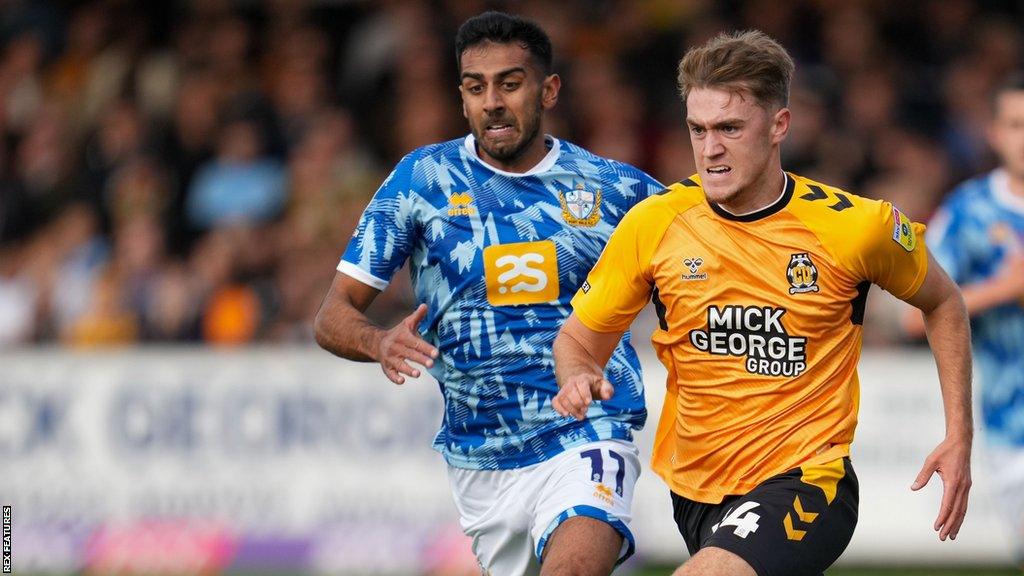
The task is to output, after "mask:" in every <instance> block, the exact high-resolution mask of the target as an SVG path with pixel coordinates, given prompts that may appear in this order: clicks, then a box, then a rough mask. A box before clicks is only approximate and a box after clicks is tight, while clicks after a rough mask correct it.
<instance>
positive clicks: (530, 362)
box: [338, 135, 663, 470]
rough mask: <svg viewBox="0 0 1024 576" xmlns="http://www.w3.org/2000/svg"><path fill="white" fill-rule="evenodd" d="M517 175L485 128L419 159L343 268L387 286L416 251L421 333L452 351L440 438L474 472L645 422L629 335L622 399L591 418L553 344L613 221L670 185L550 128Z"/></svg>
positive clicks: (442, 372)
mask: <svg viewBox="0 0 1024 576" xmlns="http://www.w3.org/2000/svg"><path fill="white" fill-rule="evenodd" d="M546 143H547V145H548V149H549V151H548V154H547V155H546V156H545V158H544V159H543V160H542V161H541V162H540V163H539V164H538V165H537V166H535V167H534V168H533V169H531V170H529V171H527V172H525V173H523V174H513V173H509V172H504V171H501V170H498V169H496V168H494V167H492V166H490V165H488V164H485V163H484V162H483V161H482V160H481V159H480V158H479V157H478V156H477V153H476V145H475V141H474V139H473V137H472V135H470V136H467V137H466V138H464V139H458V140H452V141H449V142H444V143H441V144H434V145H430V146H425V147H423V148H419V149H417V150H415V151H413V152H412V153H411V154H409V155H408V156H406V157H405V158H404V159H403V160H402V161H401V162H400V163H399V164H398V166H397V167H396V168H395V170H394V171H393V172H392V173H391V175H390V176H389V177H388V178H387V180H385V181H384V184H383V185H381V187H380V189H379V190H378V191H377V193H376V195H375V196H374V197H373V200H371V201H370V204H369V206H367V208H366V210H365V212H364V213H363V215H362V218H361V219H360V221H359V226H358V227H357V228H356V231H355V234H354V236H353V239H352V241H351V242H350V243H349V246H348V249H347V250H346V251H345V254H344V256H342V260H341V263H340V264H339V265H338V270H339V271H341V272H343V273H345V274H347V275H349V276H351V277H353V278H355V279H357V280H359V281H361V282H363V283H365V284H368V285H370V286H372V287H374V288H377V289H380V290H383V289H384V288H385V287H386V286H387V285H388V282H389V281H390V279H391V277H392V275H393V274H394V273H395V271H397V270H398V269H399V268H400V267H401V266H402V264H403V263H404V262H405V261H406V260H407V259H408V260H409V264H410V273H411V275H412V283H413V288H414V290H415V293H416V298H417V300H419V301H420V302H425V303H426V304H427V306H428V311H427V317H426V319H425V320H424V321H423V323H422V324H421V325H420V331H421V333H422V335H423V337H424V339H426V340H427V341H428V342H430V343H431V344H433V345H434V346H436V347H437V348H438V350H439V351H440V357H439V360H438V361H437V362H435V363H434V366H433V367H432V368H431V369H430V373H431V374H432V375H433V376H434V377H435V378H436V379H437V380H438V383H439V385H440V389H441V393H442V394H443V396H444V405H445V409H444V418H443V421H442V423H441V430H440V432H438V434H437V437H436V438H435V440H434V447H435V449H437V450H438V451H440V452H441V453H442V454H443V455H444V456H445V459H446V460H447V461H448V463H449V464H451V465H453V466H457V467H460V468H474V469H488V470H494V469H508V468H520V467H524V466H529V465H531V464H534V463H537V462H540V461H542V460H546V459H548V458H550V457H551V456H554V455H556V454H559V453H561V452H562V451H563V450H565V449H566V448H569V447H571V446H574V445H578V444H582V443H586V442H591V441H595V440H605V439H612V438H620V439H629V438H631V437H632V430H634V429H639V428H641V427H642V426H643V424H644V421H645V420H646V417H647V411H646V409H645V407H644V396H643V383H642V381H641V375H640V362H639V360H638V359H637V356H636V352H635V351H634V350H633V348H632V346H631V345H630V336H629V334H628V333H627V334H626V335H625V336H624V337H623V339H622V341H621V342H620V343H619V345H618V347H617V348H616V349H615V352H614V354H613V355H612V358H611V360H610V362H609V363H608V367H607V370H606V376H607V378H608V379H609V381H611V382H612V384H614V385H615V396H614V397H613V398H612V399H611V400H608V401H605V402H595V403H593V404H592V405H591V406H590V409H589V411H588V413H587V416H588V417H587V419H586V420H584V421H582V422H577V421H576V420H575V419H573V418H570V417H562V416H559V415H558V414H557V413H556V412H555V411H554V410H553V409H552V408H551V400H552V398H553V397H554V395H555V394H556V393H557V391H558V388H557V385H556V384H555V374H554V361H553V356H552V351H551V345H552V343H553V342H554V339H555V336H556V335H557V332H558V329H559V328H560V327H561V325H562V322H563V321H564V320H565V319H566V318H567V317H568V316H569V313H570V312H571V308H570V305H569V301H570V300H571V299H572V296H573V295H574V294H575V293H576V290H577V289H578V288H579V287H580V285H581V284H583V281H584V280H585V279H586V276H587V273H588V272H589V271H590V269H591V268H592V267H593V265H594V263H595V262H597V258H598V256H599V255H600V254H601V250H602V249H603V248H604V245H605V243H606V242H607V240H608V237H609V236H610V235H611V232H612V229H613V228H614V227H615V225H616V224H617V223H618V222H619V220H620V219H621V218H622V216H623V215H624V214H625V213H626V211H627V210H629V209H630V208H631V207H632V206H633V205H634V204H636V203H637V202H639V201H641V200H643V199H644V198H646V197H648V196H649V195H651V194H654V193H657V192H659V191H660V190H662V188H663V187H662V186H661V184H659V183H658V182H656V181H655V180H653V179H652V178H651V177H650V176H648V175H647V174H644V173H643V172H641V171H640V170H637V169H636V168H634V167H632V166H629V165H626V164H623V163H620V162H615V161H613V160H608V159H605V158H601V157H599V156H595V155H594V154H592V153H590V152H588V151H586V150H584V149H582V148H580V147H578V146H576V145H573V144H570V143H568V142H564V141H559V140H557V139H555V138H552V137H550V136H548V137H547V138H546Z"/></svg>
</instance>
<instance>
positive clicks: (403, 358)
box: [377, 304, 437, 384]
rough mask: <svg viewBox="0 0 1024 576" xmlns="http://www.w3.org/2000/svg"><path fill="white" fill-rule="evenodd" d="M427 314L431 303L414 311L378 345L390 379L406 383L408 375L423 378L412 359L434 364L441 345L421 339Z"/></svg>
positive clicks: (384, 367)
mask: <svg viewBox="0 0 1024 576" xmlns="http://www.w3.org/2000/svg"><path fill="white" fill-rule="evenodd" d="M426 315H427V305H426V304H420V305H419V307H417V308H416V310H415V311H414V312H413V313H412V314H410V315H408V316H406V317H405V318H404V319H403V320H402V321H401V322H399V323H398V324H397V325H396V326H395V327H394V328H392V329H390V330H388V331H386V332H384V337H383V338H381V339H380V342H379V343H378V344H377V361H378V362H380V367H381V370H383V371H384V375H385V376H387V377H388V380H391V381H392V382H394V383H395V384H404V383H405V376H412V377H413V378H419V377H420V371H419V369H417V368H415V367H414V366H412V365H411V364H409V362H415V363H417V364H419V365H420V366H423V367H425V368H430V367H431V366H433V365H434V358H437V348H434V347H433V346H431V345H430V344H429V343H427V341H426V340H424V339H423V338H420V335H419V332H417V330H416V328H417V327H418V326H419V324H420V322H422V321H423V318H425V317H426ZM403 374H404V375H405V376H403Z"/></svg>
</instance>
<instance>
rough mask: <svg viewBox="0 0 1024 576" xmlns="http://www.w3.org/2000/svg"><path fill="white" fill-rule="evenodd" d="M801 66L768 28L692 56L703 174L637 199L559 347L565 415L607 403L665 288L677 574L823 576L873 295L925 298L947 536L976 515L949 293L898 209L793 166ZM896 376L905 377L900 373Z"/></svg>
mask: <svg viewBox="0 0 1024 576" xmlns="http://www.w3.org/2000/svg"><path fill="white" fill-rule="evenodd" d="M792 73H793V61H792V59H791V58H790V57H789V55H788V54H787V53H786V51H785V49H783V48H782V46H780V45H779V44H778V43H777V42H775V41H774V40H772V39H771V38H769V37H768V36H766V35H764V34H762V33H760V32H756V31H751V32H745V33H738V34H734V35H720V36H718V37H716V38H714V39H712V40H710V41H709V42H708V43H706V44H705V45H703V46H700V47H697V48H693V49H691V50H690V51H688V52H687V54H686V56H685V57H684V58H683V60H682V62H681V63H680V65H679V86H680V90H681V93H682V97H683V100H684V102H685V105H686V123H687V126H688V127H689V130H690V138H691V141H692V143H693V150H694V158H695V161H696V166H697V168H698V173H697V174H695V175H693V176H691V177H690V178H687V179H686V180H683V181H682V182H679V183H677V184H674V185H672V186H670V187H669V188H668V189H667V190H666V191H665V192H664V193H663V194H661V195H659V196H654V197H651V198H649V199H647V200H645V201H643V202H641V203H640V204H638V205H637V206H636V207H634V208H633V209H632V210H631V211H630V212H629V213H628V214H627V215H626V217H625V218H624V219H623V220H622V222H621V223H620V224H619V226H618V228H617V229H616V230H615V232H614V233H613V234H612V237H611V240H610V241H609V243H608V245H607V247H606V248H605V250H604V253H603V254H602V256H601V258H600V260H599V261H598V263H597V265H596V266H595V267H594V269H593V270H592V271H591V273H590V275H589V277H588V279H587V282H585V283H584V284H583V286H582V288H581V289H580V291H579V292H577V294H576V296H575V298H574V299H573V301H572V304H573V309H574V311H573V314H572V315H571V316H570V317H569V318H568V319H567V320H566V322H565V324H564V325H563V327H562V330H561V332H560V333H559V336H558V338H557V340H556V342H555V347H554V350H555V364H556V374H557V378H558V384H559V387H560V391H559V393H558V395H557V396H556V397H555V400H554V401H553V405H554V407H555V409H556V410H557V411H559V412H560V413H562V414H566V415H572V416H575V417H577V418H580V417H582V416H583V415H584V414H585V411H586V407H587V406H589V405H590V403H591V402H594V401H598V402H600V401H602V399H605V398H610V397H611V394H612V392H613V389H612V386H611V384H610V383H609V382H607V380H606V379H605V378H604V374H603V367H604V365H605V363H606V361H607V360H608V357H609V355H610V354H611V352H612V350H613V348H614V347H615V344H616V343H617V342H618V340H619V338H620V336H621V335H622V333H623V332H624V331H625V330H626V329H627V328H628V327H629V325H630V323H631V322H632V321H633V319H634V318H635V317H636V315H637V314H638V313H639V311H640V310H641V309H642V308H643V307H644V306H645V305H646V303H647V301H648V300H649V299H653V301H654V305H655V309H656V311H657V313H658V318H659V329H658V330H656V331H655V332H654V334H653V336H652V340H653V343H654V347H655V349H656V351H657V353H658V357H659V358H660V360H661V361H662V363H663V364H664V365H665V367H666V368H667V369H668V382H667V392H666V396H665V406H664V409H663V411H662V414H661V421H660V423H659V425H658V430H657V434H656V439H655V446H654V455H653V458H652V466H653V468H654V471H655V472H656V473H657V474H659V475H660V476H661V477H662V478H664V480H665V481H666V483H668V485H669V487H670V488H671V491H672V501H673V511H674V517H675V520H676V523H677V524H678V526H679V530H680V533H681V534H682V535H683V538H684V540H685V541H686V545H687V547H688V549H689V550H690V553H691V554H692V555H693V556H692V558H691V559H690V560H689V561H688V562H687V563H686V564H684V565H683V566H682V567H680V569H679V570H678V571H677V575H692V574H701V575H703V576H716V575H723V576H724V575H729V576H735V575H752V574H757V575H759V576H766V575H786V576H794V575H802V574H808V575H817V574H822V573H823V572H824V570H825V569H826V568H827V567H828V566H830V565H831V564H832V563H833V562H834V561H835V560H836V558H838V557H839V555H840V554H841V553H842V552H843V550H844V549H845V548H846V546H847V544H848V543H849V541H850V538H851V536H852V535H853V530H854V527H855V526H856V522H857V503H858V486H857V479H856V476H855V474H854V471H853V467H852V465H851V463H850V460H849V452H850V443H851V441H852V440H853V434H854V429H855V427H856V424H857V409H858V381H857V362H858V359H859V356H860V345H861V330H862V320H863V316H864V304H865V301H866V297H867V293H868V288H869V287H870V285H871V284H877V285H879V286H881V287H882V288H884V289H885V290H888V291H889V292H891V293H893V294H894V295H896V296H897V297H899V298H901V299H903V300H905V301H907V302H909V303H910V304H912V305H914V306H915V307H917V308H919V309H921V310H922V312H923V313H924V317H925V322H926V325H927V328H928V337H929V342H930V344H931V348H932V351H933V353H934V355H935V360H936V363H937V365H938V372H939V381H940V384H941V391H942V399H943V405H944V408H945V419H946V437H945V439H943V440H942V442H941V443H939V445H938V447H937V448H936V449H935V450H934V451H933V452H932V453H931V454H930V455H929V456H928V457H927V459H926V460H925V463H924V466H923V467H922V468H921V472H920V473H919V474H918V476H917V478H916V479H915V480H914V483H913V485H912V486H911V488H912V489H915V490H916V489H919V488H921V487H922V486H924V485H925V483H926V482H928V480H929V478H931V476H932V474H934V473H938V474H939V476H940V477H941V478H942V481H943V497H942V505H941V510H940V511H939V514H938V517H937V518H936V521H935V525H934V528H935V530H937V531H938V532H939V538H940V539H942V540H945V539H946V537H947V536H948V537H951V538H955V537H956V535H957V532H958V531H959V529H960V525H961V523H962V522H963V519H964V514H965V513H966V511H967V499H968V492H969V490H970V486H971V472H970V455H971V442H972V417H971V399H970V396H971V392H970V376H971V357H970V344H969V337H970V334H969V333H970V328H969V325H968V322H967V314H966V310H965V308H964V304H963V299H962V298H961V296H960V292H959V291H958V289H957V287H956V285H955V284H954V283H953V282H952V281H951V280H950V279H949V277H948V276H946V274H945V273H944V272H943V271H942V268H941V267H939V266H937V265H936V264H935V263H934V261H933V260H932V259H931V257H930V256H929V254H928V250H927V248H926V247H925V245H924V242H923V240H922V238H921V237H922V234H923V231H924V227H923V226H922V225H920V224H917V223H913V222H911V221H910V220H909V219H908V218H907V217H906V216H904V215H903V214H902V213H901V212H900V211H899V210H898V209H896V208H895V207H893V206H892V205H891V204H889V203H888V202H883V201H877V200H869V199H866V198H861V197H859V196H855V195H853V194H850V193H847V192H844V191H842V190H839V189H837V188H833V187H831V186H828V185H825V184H820V183H817V182H814V181H812V180H810V179H807V178H804V177H802V176H798V175H796V174H791V173H787V172H784V171H783V170H782V166H781V160H780V155H779V147H780V145H781V143H782V141H783V140H784V139H785V137H786V133H787V131H788V129H789V122H790V111H789V109H788V108H787V107H786V105H787V101H788V97H789V84H790V79H791V77H792ZM894 384H898V383H894Z"/></svg>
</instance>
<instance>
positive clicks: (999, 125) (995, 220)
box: [906, 72, 1024, 568]
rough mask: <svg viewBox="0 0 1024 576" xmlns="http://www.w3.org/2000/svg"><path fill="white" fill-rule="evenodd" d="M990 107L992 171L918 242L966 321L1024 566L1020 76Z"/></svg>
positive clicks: (992, 454) (954, 199)
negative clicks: (950, 287)
mask: <svg viewBox="0 0 1024 576" xmlns="http://www.w3.org/2000/svg"><path fill="white" fill-rule="evenodd" d="M992 105H993V114H992V123H991V125H990V126H989V130H988V135H989V142H990V144H991V146H992V148H993V150H994V151H995V152H996V155H997V156H998V157H999V160H1000V166H999V167H998V168H996V169H995V170H993V171H991V172H989V173H987V174H982V175H980V176H978V177H976V178H973V179H971V180H968V181H967V182H964V183H963V184H961V185H960V186H958V187H957V188H956V189H955V190H954V191H953V192H952V194H950V195H949V197H948V198H947V200H946V201H945V202H944V203H943V205H942V206H941V208H940V209H939V211H938V212H937V213H936V215H935V217H934V218H933V219H932V221H931V223H930V225H929V229H928V235H927V236H926V239H927V242H928V245H929V246H930V247H931V249H932V253H933V254H934V255H935V259H936V260H938V262H939V264H940V265H942V267H943V268H944V269H945V270H946V272H947V273H949V275H950V277H951V278H953V280H955V281H956V282H957V283H958V284H960V285H961V288H962V290H963V295H964V303H965V304H966V305H967V311H968V313H969V314H970V316H971V325H972V330H971V334H972V343H973V347H974V357H975V359H976V360H977V366H978V371H979V379H980V381H981V382H980V385H981V386H980V388H981V394H980V398H981V421H982V433H983V437H984V438H985V444H984V446H985V451H984V454H985V455H986V458H985V460H986V461H987V464H988V467H989V469H990V470H991V474H990V478H992V482H993V485H994V486H995V496H996V498H997V501H996V503H995V504H996V508H997V509H998V510H1000V512H1001V513H1002V514H1004V515H1005V516H1006V517H1007V518H1008V520H1009V521H1010V526H1011V528H1012V530H1011V532H1010V537H1009V538H1008V540H1010V541H1011V542H1013V543H1014V545H1015V546H1016V550H1015V553H1016V555H1017V558H1016V559H1017V562H1018V563H1019V565H1020V566H1021V567H1022V568H1024V72H1018V73H1017V74H1016V75H1013V76H1011V77H1010V78H1008V79H1007V80H1006V81H1005V82H1003V83H1002V84H1001V85H1000V86H999V87H997V89H996V90H995V92H994V95H993V100H992ZM906 320H907V329H908V332H910V333H912V334H916V335H920V334H923V331H924V330H923V326H922V323H921V320H920V317H919V315H917V314H911V315H909V316H908V317H907V319H906Z"/></svg>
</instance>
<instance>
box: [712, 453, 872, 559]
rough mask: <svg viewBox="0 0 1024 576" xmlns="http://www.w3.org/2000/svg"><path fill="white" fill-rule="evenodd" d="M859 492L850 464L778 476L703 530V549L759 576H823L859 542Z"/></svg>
mask: <svg viewBox="0 0 1024 576" xmlns="http://www.w3.org/2000/svg"><path fill="white" fill-rule="evenodd" d="M858 492H859V487H858V485H857V477H856V475H855V474H854V471H853V467H852V466H851V465H850V463H849V460H848V459H845V458H843V459H838V460H835V461H833V462H830V463H826V464H821V465H815V466H807V467H803V468H797V469H795V470H791V471H789V472H786V473H784V474H779V475H777V476H773V477H772V478H769V479H768V480H766V481H765V482H763V483H762V484H760V485H759V486H757V487H756V488H755V489H754V490H752V491H751V492H750V493H748V494H746V495H744V496H741V497H739V498H736V499H733V500H730V501H728V502H727V504H725V505H722V506H720V507H719V508H718V509H717V511H716V512H715V514H713V515H711V516H710V517H709V518H708V519H707V520H706V521H705V522H704V523H703V524H702V527H701V533H700V534H699V535H698V538H699V548H700V549H701V550H703V549H705V548H708V547H715V548H721V549H723V550H727V551H729V552H732V553H733V554H736V555H737V556H739V557H740V558H742V559H743V560H744V561H746V563H747V564H749V565H750V566H751V567H752V568H753V569H754V571H755V572H756V573H757V574H758V575H759V576H805V575H806V576H817V575H820V574H822V573H823V572H824V570H825V569H826V568H828V567H829V566H831V565H832V563H833V562H835V561H836V559H837V558H839V555H840V554H842V552H843V550H845V549H846V546H847V545H848V544H849V542H850V538H851V537H852V536H853V531H854V528H855V527H856V525H857V507H858V499H859V496H858ZM695 557H696V556H695Z"/></svg>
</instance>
